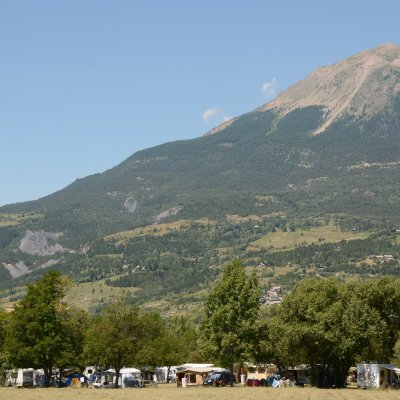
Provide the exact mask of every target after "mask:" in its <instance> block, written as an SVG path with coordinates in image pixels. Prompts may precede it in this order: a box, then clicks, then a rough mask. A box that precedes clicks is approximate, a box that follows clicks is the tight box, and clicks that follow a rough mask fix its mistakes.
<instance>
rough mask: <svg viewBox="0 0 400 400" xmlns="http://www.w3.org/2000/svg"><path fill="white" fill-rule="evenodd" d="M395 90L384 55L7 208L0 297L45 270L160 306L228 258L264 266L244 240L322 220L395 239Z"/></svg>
mask: <svg viewBox="0 0 400 400" xmlns="http://www.w3.org/2000/svg"><path fill="white" fill-rule="evenodd" d="M399 92H400V47H399V46H396V45H391V44H387V45H383V46H380V47H378V48H376V49H371V50H367V51H364V52H362V53H359V54H357V55H354V56H352V57H350V58H347V59H345V60H343V61H340V62H338V63H336V64H333V65H330V66H326V67H323V68H319V69H317V70H316V71H314V72H313V73H311V74H310V75H309V76H308V77H306V78H305V79H304V80H303V81H301V82H299V83H297V84H295V85H293V86H292V87H290V88H288V89H287V90H286V91H284V92H282V93H281V94H280V95H279V96H278V97H276V98H275V99H274V100H273V101H271V102H269V103H267V104H265V105H263V106H261V107H259V108H257V109H256V110H254V111H252V112H249V113H246V114H243V115H241V116H239V117H236V118H234V119H232V120H230V121H228V122H227V123H224V124H223V125H221V126H219V127H217V128H215V129H213V130H212V131H210V132H209V133H208V134H206V135H204V136H202V137H199V138H197V139H193V140H186V141H177V142H172V143H166V144H163V145H160V146H156V147H153V148H149V149H146V150H143V151H139V152H137V153H135V154H133V155H132V156H131V157H129V158H128V159H127V160H125V161H123V162H122V163H121V164H119V165H118V166H116V167H115V168H112V169H110V170H108V171H106V172H104V173H101V174H96V175H92V176H88V177H86V178H84V179H79V180H77V181H75V182H74V183H73V184H71V185H69V186H68V187H66V188H65V189H63V190H60V191H58V192H56V193H53V194H51V195H49V196H47V197H44V198H42V199H39V200H37V201H32V202H26V203H21V204H13V205H7V206H4V207H1V208H0V213H1V215H0V216H1V220H0V278H1V282H2V283H1V284H0V288H3V289H4V290H10V288H13V287H15V286H18V285H23V284H25V283H26V282H28V281H29V280H31V279H35V278H36V277H37V276H39V275H40V274H42V273H43V271H46V269H47V268H50V267H51V268H59V269H61V270H62V271H64V272H67V273H69V274H71V275H72V276H73V277H74V279H75V280H76V281H79V282H94V281H96V280H101V279H105V278H107V279H108V281H107V285H108V286H113V285H114V286H115V287H117V286H118V285H119V287H127V288H136V289H138V288H140V291H139V292H137V293H140V294H137V295H132V298H135V296H136V300H137V298H138V297H140V296H142V297H143V298H146V299H151V298H153V299H154V298H162V297H163V296H165V295H168V294H171V293H180V292H181V291H182V290H186V291H188V292H190V293H194V292H195V291H199V290H202V289H206V288H207V287H208V285H209V284H210V282H212V281H213V280H214V279H215V277H216V276H217V274H218V272H219V266H220V264H221V263H222V262H224V261H225V260H226V259H228V258H229V257H232V256H241V257H245V258H246V259H248V264H249V265H253V264H254V265H258V263H260V262H261V260H263V259H265V258H266V257H267V258H270V257H272V255H271V254H272V253H273V251H272V250H271V248H270V247H271V246H269V247H268V246H267V245H265V244H263V245H261V247H260V248H258V250H257V251H255V250H254V246H252V244H253V243H255V242H257V241H259V240H261V239H262V238H263V237H265V235H267V234H268V233H271V232H276V231H277V230H279V231H282V232H284V231H287V230H288V229H289V230H294V231H295V230H296V227H297V228H299V227H300V228H304V227H306V228H307V227H308V228H309V229H310V228H312V227H315V228H317V227H320V226H321V224H323V222H321V221H322V220H321V218H322V219H324V221H325V222H324V224H325V226H327V227H332V224H334V225H335V226H340V227H341V229H342V230H346V229H350V230H352V229H354V225H355V224H358V226H360V227H361V226H362V227H363V229H364V228H365V229H367V228H368V229H369V230H375V231H376V230H378V229H379V230H382V229H392V228H393V229H395V228H396V226H397V225H396V224H399V222H400V221H399V215H400V213H399V211H400V206H399V205H400V202H399V200H400V198H399V197H400V192H399V189H398V188H399V183H400V182H399V171H400V156H399V154H400V152H399V150H400V94H399ZM360 229H361V228H360ZM325 233H326V232H325ZM341 237H342V236H341ZM257 243H258V242H257ZM288 257H289V256H288ZM349 257H350V256H349ZM272 258H273V257H272ZM289 258H290V257H289ZM289 258H288V260H289ZM288 262H290V260H289V261H288ZM267 275H268V274H267ZM266 277H267V276H265V278H266ZM115 282H117V283H115ZM136 289H135V290H136Z"/></svg>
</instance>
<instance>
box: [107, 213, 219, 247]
mask: <svg viewBox="0 0 400 400" xmlns="http://www.w3.org/2000/svg"><path fill="white" fill-rule="evenodd" d="M192 222H193V221H188V220H179V221H174V222H169V223H164V224H154V225H147V226H145V227H141V228H136V229H132V230H129V231H123V232H117V233H113V234H111V235H108V236H105V237H104V239H105V240H115V241H116V243H117V244H124V243H126V242H128V241H129V239H132V238H134V237H138V236H145V235H153V236H162V235H165V234H167V233H170V232H173V231H179V230H183V229H186V228H187V227H188V226H189V225H190V224H191V223H192ZM194 222H196V223H198V224H203V225H208V224H214V223H215V222H213V221H211V220H208V219H206V218H203V219H197V220H195V221H194Z"/></svg>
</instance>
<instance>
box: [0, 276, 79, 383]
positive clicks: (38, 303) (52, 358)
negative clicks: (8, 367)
mask: <svg viewBox="0 0 400 400" xmlns="http://www.w3.org/2000/svg"><path fill="white" fill-rule="evenodd" d="M68 286H69V280H68V278H66V277H64V276H62V275H61V274H60V273H59V272H58V271H50V272H48V273H47V274H46V275H44V276H43V278H41V279H40V280H39V281H37V282H36V283H34V284H31V285H28V289H27V294H26V296H25V297H24V298H23V299H22V300H21V301H20V302H19V303H18V304H17V305H16V307H15V310H14V311H13V313H12V315H11V321H10V329H9V335H8V338H7V346H8V350H9V352H10V355H11V361H12V362H13V364H14V365H15V366H17V367H28V366H29V367H34V368H43V370H44V376H45V384H46V385H47V386H49V385H50V384H51V375H52V369H53V367H55V366H57V364H58V363H59V362H61V360H62V359H63V358H65V354H66V353H68V352H69V351H70V350H71V345H74V346H79V342H75V341H74V339H75V337H76V336H75V335H76V334H79V331H80V327H77V328H76V329H75V330H74V331H71V329H70V327H71V318H70V316H71V313H70V308H69V307H68V305H67V304H66V303H64V302H63V298H64V295H65V290H66V288H67V287H68ZM77 349H78V347H75V350H77ZM69 362H71V363H72V362H73V361H72V360H69Z"/></svg>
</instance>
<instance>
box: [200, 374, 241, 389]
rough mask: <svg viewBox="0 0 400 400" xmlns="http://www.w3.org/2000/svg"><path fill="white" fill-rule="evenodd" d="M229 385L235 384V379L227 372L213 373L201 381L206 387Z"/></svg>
mask: <svg viewBox="0 0 400 400" xmlns="http://www.w3.org/2000/svg"><path fill="white" fill-rule="evenodd" d="M231 383H232V384H234V383H236V377H235V375H234V374H232V373H231V372H229V371H223V372H214V373H213V374H211V375H210V376H209V377H207V378H206V379H204V381H203V385H206V386H227V385H230V384H231Z"/></svg>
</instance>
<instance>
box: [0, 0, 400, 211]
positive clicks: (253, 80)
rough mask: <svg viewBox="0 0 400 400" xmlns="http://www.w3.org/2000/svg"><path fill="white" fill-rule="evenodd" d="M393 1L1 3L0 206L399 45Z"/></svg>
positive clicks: (201, 129)
mask: <svg viewBox="0 0 400 400" xmlns="http://www.w3.org/2000/svg"><path fill="white" fill-rule="evenodd" d="M399 15H400V1H397V0H380V1H376V0H374V1H371V0H362V1H359V0H335V1H328V0H319V1H317V0H302V1H298V0H292V1H289V0H280V1H268V0H264V1H260V0H197V1H196V0H185V1H184V0H143V1H139V0H130V1H128V0H108V1H105V0H96V1H94V0H93V1H92V0H30V1H22V0H2V1H0V143H1V157H0V205H4V204H9V203H15V202H21V201H26V200H35V199H37V198H39V197H42V196H45V195H47V194H50V193H53V192H55V191H57V190H60V189H62V188H63V187H65V186H67V185H68V184H70V183H72V182H73V181H74V180H75V179H77V178H82V177H84V176H87V175H90V174H94V173H97V172H102V171H104V170H106V169H109V168H112V167H113V166H115V165H117V164H119V163H120V162H122V161H123V160H124V159H126V158H127V157H129V156H130V155H131V154H133V153H135V152H136V151H138V150H141V149H144V148H148V147H151V146H155V145H157V144H161V143H165V142H169V141H174V140H179V139H189V138H194V137H198V136H201V135H203V134H204V133H206V132H207V131H208V130H210V129H211V128H213V127H214V126H215V125H218V124H219V123H220V122H222V121H223V120H224V119H226V118H229V117H232V116H235V115H239V114H242V113H245V112H247V111H251V110H252V109H254V108H255V107H258V106H260V105H261V104H264V103H266V102H267V101H269V100H271V99H272V98H273V96H274V95H276V94H277V93H279V92H280V91H282V90H284V89H285V88H287V87H288V86H290V85H291V84H294V83H296V82H297V81H299V80H301V79H303V78H305V77H306V76H307V75H308V74H309V73H310V72H312V71H313V70H314V69H315V68H317V67H319V66H323V65H328V64H331V63H334V62H336V61H339V60H341V59H343V58H346V57H348V56H350V55H352V54H354V53H357V52H360V51H362V50H366V49H369V48H372V47H376V46H379V45H380V44H383V43H387V42H391V43H395V44H400V23H399Z"/></svg>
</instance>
